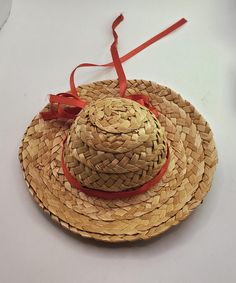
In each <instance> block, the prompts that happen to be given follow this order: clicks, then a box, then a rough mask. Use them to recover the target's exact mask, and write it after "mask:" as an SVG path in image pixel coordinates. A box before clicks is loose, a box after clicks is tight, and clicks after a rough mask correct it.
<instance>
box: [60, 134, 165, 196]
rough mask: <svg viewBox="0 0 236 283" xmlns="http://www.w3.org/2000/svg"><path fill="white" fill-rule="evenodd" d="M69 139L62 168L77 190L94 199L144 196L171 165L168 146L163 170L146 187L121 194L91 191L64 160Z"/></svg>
mask: <svg viewBox="0 0 236 283" xmlns="http://www.w3.org/2000/svg"><path fill="white" fill-rule="evenodd" d="M66 140H67V138H66V139H65V140H64V142H63V146H62V155H61V167H62V170H63V173H64V176H65V178H66V179H67V181H68V182H69V183H70V184H71V185H72V186H73V187H75V188H76V189H78V190H80V191H81V192H83V193H85V194H86V195H89V196H92V197H98V198H103V199H110V200H111V199H117V198H127V197H133V196H136V195H139V194H143V193H145V192H146V191H148V190H149V189H151V188H153V186H155V185H157V184H158V183H159V182H160V181H161V179H162V177H163V176H164V174H165V172H166V171H167V169H168V166H169V163H170V151H169V147H168V146H167V154H166V161H165V163H164V165H163V166H162V167H161V170H160V171H159V173H158V174H157V175H156V176H155V177H154V178H152V179H151V180H150V181H148V182H147V183H145V184H144V185H142V186H140V187H136V188H132V189H130V190H129V191H120V192H107V191H102V190H99V189H89V188H87V187H83V186H82V185H81V183H80V182H78V180H77V179H76V178H75V177H74V176H72V174H71V173H70V171H69V169H68V168H67V166H66V164H65V160H64V144H65V142H66Z"/></svg>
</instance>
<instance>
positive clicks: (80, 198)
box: [19, 80, 217, 242]
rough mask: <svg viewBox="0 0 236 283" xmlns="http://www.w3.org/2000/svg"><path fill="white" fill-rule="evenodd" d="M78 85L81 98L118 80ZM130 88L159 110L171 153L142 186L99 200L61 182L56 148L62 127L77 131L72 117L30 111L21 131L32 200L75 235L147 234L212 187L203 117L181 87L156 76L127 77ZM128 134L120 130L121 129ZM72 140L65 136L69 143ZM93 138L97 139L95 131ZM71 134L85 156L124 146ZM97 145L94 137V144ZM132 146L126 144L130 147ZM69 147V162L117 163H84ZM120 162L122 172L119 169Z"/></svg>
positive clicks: (211, 155)
mask: <svg viewBox="0 0 236 283" xmlns="http://www.w3.org/2000/svg"><path fill="white" fill-rule="evenodd" d="M78 92H79V93H80V95H81V96H82V98H83V99H84V100H86V101H87V102H88V103H92V102H94V101H95V100H97V99H101V98H104V97H112V98H114V97H119V85H118V82H117V81H102V82H95V83H92V84H89V85H83V86H81V87H79V88H78ZM135 93H140V94H143V95H147V96H148V97H149V98H150V100H151V103H152V105H154V107H155V108H156V109H157V111H158V112H159V116H158V120H159V123H160V124H161V127H163V128H164V130H165V134H166V137H167V141H168V146H169V149H170V158H171V160H170V164H169V167H168V170H167V172H166V174H165V175H164V176H163V178H162V180H161V182H160V183H159V184H158V185H156V186H154V187H153V188H152V189H150V190H148V191H147V192H146V193H144V194H141V195H137V196H135V197H132V198H125V199H117V200H104V199H99V198H94V197H89V196H87V195H85V194H84V193H82V192H80V191H78V190H77V189H76V188H74V187H72V186H71V185H70V184H69V183H68V181H67V180H66V179H65V177H64V175H63V171H62V168H61V148H62V143H63V141H64V139H65V138H66V136H67V135H68V134H70V135H71V132H73V131H74V133H75V134H76V131H75V129H77V127H75V126H76V124H75V123H74V124H73V125H72V126H71V122H62V121H49V122H48V121H47V122H45V121H43V119H41V118H40V116H39V115H37V116H36V117H35V118H34V119H33V121H32V122H31V123H30V125H29V127H28V128H27V130H26V132H25V135H24V137H23V141H22V146H21V148H20V154H19V158H20V162H21V165H22V169H23V172H24V177H25V180H26V183H27V186H28V188H29V191H30V193H31V194H32V196H33V198H34V200H35V201H36V202H37V203H38V204H39V206H40V207H41V208H42V209H43V210H44V211H45V212H46V213H47V214H49V215H50V217H51V218H52V219H53V220H55V221H57V222H58V223H60V224H61V225H62V226H63V227H64V228H66V229H69V230H70V231H72V232H74V233H77V234H79V235H81V236H84V237H87V238H94V239H97V240H102V241H107V242H122V241H133V240H138V239H149V238H151V237H154V236H156V235H159V234H160V233H162V232H164V231H166V230H167V229H169V228H170V227H172V226H174V225H176V224H178V223H179V222H181V221H183V220H184V219H185V218H186V217H187V216H188V215H189V214H190V213H191V212H192V210H193V209H195V208H196V207H197V206H199V205H200V204H201V203H202V200H203V198H204V197H205V196H206V194H207V192H208V191H209V189H210V187H211V183H212V178H213V174H214V171H215V167H216V163H217V153H216V148H215V143H214V139H213V135H212V132H211V129H210V127H209V125H208V123H207V122H206V121H205V120H204V118H203V117H202V116H201V115H200V114H199V113H198V112H197V111H196V109H195V108H194V107H193V106H192V105H191V104H190V103H189V102H187V101H185V100H183V99H182V98H181V96H180V95H178V94H176V93H175V92H174V91H172V90H171V89H169V88H167V87H163V86H160V85H158V84H156V83H153V82H149V81H144V80H132V81H128V88H127V95H132V94H135ZM44 110H46V108H45V109H44ZM81 114H82V113H81ZM107 115H108V114H107ZM109 115H110V114H109ZM133 117H135V116H133ZM81 119H82V115H81ZM149 120H150V119H149ZM92 122H93V120H92V121H91V124H89V123H86V127H90V126H91V127H93V125H94V124H92ZM99 123H100V124H101V125H102V123H103V118H102V117H101V118H99V121H98V124H97V125H99ZM143 123H145V122H144V121H143ZM82 124H83V123H82ZM84 125H85V123H84ZM97 125H96V128H97V129H98V128H99V127H98V126H97ZM158 128H159V127H158ZM81 129H82V128H80V129H79V131H81ZM117 129H118V128H117V127H116V130H117ZM91 131H92V130H91ZM91 131H90V132H91ZM103 131H104V130H101V132H100V130H99V137H101V138H102V139H103V138H104V142H107V141H109V137H108V136H107V134H106V135H103V136H102V135H100V133H103ZM134 131H135V130H134ZM81 132H83V131H81ZM85 132H86V131H85ZM110 134H112V135H114V134H115V133H112V132H111V133H110ZM128 134H129V133H124V134H123V135H122V137H123V136H124V135H128ZM105 138H107V140H105ZM126 138H127V137H125V139H126ZM71 140H72V139H71ZM71 140H70V141H68V142H69V143H71V145H72V141H71ZM91 140H93V139H92V137H91ZM95 140H96V141H97V137H95V138H94V141H95ZM77 142H78V143H81V146H80V145H79V146H75V148H85V149H83V150H82V152H89V153H88V154H89V155H88V156H93V153H92V152H90V151H92V150H94V151H95V152H98V151H99V150H100V151H102V152H106V153H104V154H105V155H106V158H108V156H109V154H110V153H112V154H116V155H117V158H118V156H119V155H118V154H122V152H117V151H116V150H117V149H118V150H123V149H124V147H123V144H122V140H121V142H120V143H119V144H116V147H115V152H108V151H105V150H104V149H107V146H105V147H104V148H103V149H102V148H97V147H96V148H93V147H92V146H91V144H90V145H88V144H87V143H86V144H85V142H84V140H82V138H81V141H78V139H77ZM142 143H145V141H142ZM103 144H104V143H103ZM99 145H100V142H99V143H97V144H96V146H99ZM138 146H139V145H137V147H135V146H133V147H132V151H134V150H135V148H138ZM67 148H68V150H69V147H67ZM88 149H90V151H89V150H88ZM116 152H117V153H116ZM127 152H128V151H127ZM73 154H74V155H73V158H75V159H76V162H77V161H79V162H80V163H81V164H84V165H85V166H87V167H88V168H90V169H91V170H95V171H97V172H100V173H104V172H103V171H102V170H103V168H106V169H104V170H107V168H108V167H109V168H111V172H109V173H112V174H113V173H114V172H113V171H112V170H113V169H114V170H119V169H118V167H116V166H115V164H113V165H112V166H111V167H110V166H103V165H101V164H102V163H99V162H96V161H94V162H93V163H92V164H90V163H88V161H84V160H88V159H89V157H88V156H87V155H86V158H85V159H84V160H82V159H80V157H78V156H79V155H80V152H78V153H77V150H75V151H73ZM91 158H92V157H91ZM118 160H119V159H118ZM154 160H155V158H154ZM82 162H84V163H82ZM86 162H87V163H86ZM150 162H152V161H150ZM97 164H99V166H98V165H97ZM127 164H128V163H127ZM131 165H132V164H129V166H128V165H127V166H128V167H127V168H129V169H130V170H131V171H130V172H135V170H136V169H135V168H133V167H132V166H131ZM141 166H142V165H141ZM123 167H124V166H122V168H123ZM142 168H143V167H142ZM144 168H146V167H145V166H144ZM147 168H148V165H147ZM120 170H121V171H120V173H121V174H122V173H125V172H122V169H120ZM132 170H134V171H132Z"/></svg>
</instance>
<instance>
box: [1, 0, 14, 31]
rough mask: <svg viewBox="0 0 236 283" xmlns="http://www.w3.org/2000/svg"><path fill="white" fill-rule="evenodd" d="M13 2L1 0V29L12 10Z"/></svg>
mask: <svg viewBox="0 0 236 283" xmlns="http://www.w3.org/2000/svg"><path fill="white" fill-rule="evenodd" d="M11 2H12V0H0V29H1V28H2V26H3V25H4V23H5V22H6V20H7V18H8V16H9V13H10V10H11Z"/></svg>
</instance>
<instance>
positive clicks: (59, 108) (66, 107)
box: [41, 15, 187, 120]
mask: <svg viewBox="0 0 236 283" xmlns="http://www.w3.org/2000/svg"><path fill="white" fill-rule="evenodd" d="M123 19H124V17H123V15H120V16H119V17H117V18H116V19H115V21H114V22H113V24H112V32H113V36H114V41H113V43H112V45H111V55H112V59H113V62H109V63H106V64H93V63H82V64H80V65H78V66H77V67H75V68H74V70H73V71H72V72H71V75H70V92H69V93H59V94H57V95H52V94H51V95H50V97H49V102H50V110H49V111H48V112H41V116H42V118H43V119H44V120H52V119H74V118H75V117H76V116H77V114H78V113H79V111H80V110H81V109H83V108H84V107H85V105H86V102H85V101H83V100H82V99H81V98H80V97H79V95H78V92H77V89H76V87H75V82H74V75H75V72H76V70H77V69H79V68H83V67H115V69H116V72H117V75H118V78H119V86H120V96H121V97H124V96H125V91H126V84H127V81H126V76H125V73H124V71H123V68H122V63H123V62H125V61H127V60H129V59H130V58H132V57H133V56H135V55H136V54H138V53H139V52H141V51H142V50H144V49H145V48H147V47H148V46H150V45H151V44H153V43H155V42H156V41H158V40H160V39H161V38H163V37H165V36H167V35H168V34H169V33H171V32H173V31H174V30H176V29H177V28H179V27H180V26H182V25H183V24H185V23H186V22H187V21H186V19H184V18H182V19H180V20H179V21H177V22H176V23H175V24H173V25H172V26H170V27H168V28H167V29H165V30H164V31H162V32H160V33H159V34H157V35H155V36H154V37H152V38H151V39H149V40H147V41H146V42H144V43H143V44H141V45H139V46H138V47H136V48H135V49H133V50H131V51H130V52H128V53H127V54H125V55H124V56H122V57H121V58H120V57H119V54H118V51H117V44H118V35H117V33H116V31H115V28H116V27H117V26H118V25H119V23H120V22H121V21H122V20H123ZM126 98H130V99H132V100H135V101H137V102H139V103H140V104H141V105H144V106H146V107H147V108H149V110H150V111H152V112H153V113H154V114H155V115H156V114H157V111H156V110H155V108H154V107H153V106H151V104H150V102H149V101H148V97H147V96H145V95H140V94H136V95H129V96H128V97H127V96H126Z"/></svg>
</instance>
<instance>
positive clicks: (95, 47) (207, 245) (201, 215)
mask: <svg viewBox="0 0 236 283" xmlns="http://www.w3.org/2000/svg"><path fill="white" fill-rule="evenodd" d="M235 8H236V4H235V1H234V0H222V1H221V0H205V1H190V0H176V1H171V0H165V1H154V0H153V1H151V0H146V1H127V0H117V1H108V0H107V1H106V0H99V1H91V0H86V1H85V0H83V1H82V0H81V1H79V0H71V1H69V0H68V1H65V0H64V1H62V0H60V1H59V0H50V1H49V0H40V1H36V0H18V1H16V0H15V1H13V7H12V13H11V15H10V18H9V20H8V22H7V23H6V25H5V26H4V27H3V29H2V30H1V31H0V106H1V109H0V282H1V283H5V282H18V283H21V282H24V283H25V282H26V283H27V282H33V283H38V282H40V283H41V282H43V283H49V282H50V283H51V282H57V283H61V282H70V283H74V282H76V283H77V282H81V283H83V282H85V283H87V282H112V283H117V282H122V283H127V282H128V283H132V282H138V283H139V282H158V283H161V282H164V283H165V282H174V283H175V282H180V283H185V282H186V283H192V282H202V283H208V282H216V283H218V282H219V283H220V282H226V283H231V282H232V283H234V282H236V268H235V263H236V227H235V217H234V216H235V206H236V204H235V203H236V202H235V201H236V199H235V197H236V193H235V185H236V173H235V157H236V154H235V139H236V134H235V130H236V128H235V123H236V109H235V108H236V81H235V79H236V64H235V63H236V62H235V42H236V38H235V27H236V11H235ZM0 9H1V8H0ZM120 12H123V14H124V16H125V21H124V22H123V23H122V24H121V25H120V27H119V29H118V33H119V36H120V44H119V50H120V54H121V55H122V54H124V53H125V52H127V51H129V50H130V49H131V48H133V47H136V46H137V45H138V44H140V43H142V42H143V41H145V40H147V39H149V38H150V37H151V36H153V35H155V34H156V33H158V32H160V31H161V30H162V29H163V28H166V27H168V26H169V25H170V24H172V23H174V22H175V21H177V20H178V19H180V18H181V17H185V18H186V19H187V20H188V23H187V24H186V25H184V26H183V27H182V28H181V29H179V30H178V31H176V32H175V33H173V34H171V35H170V36H168V37H167V38H165V39H162V40H161V41H159V42H158V43H156V44H155V45H152V46H151V47H149V48H148V49H147V50H145V51H143V52H142V53H141V54H139V55H137V56H136V57H135V58H133V59H131V60H130V61H129V62H126V63H125V64H124V67H125V71H126V74H127V77H128V78H129V79H132V78H137V79H138V78H143V79H147V80H153V81H156V82H158V83H160V84H163V85H167V86H169V87H171V88H172V89H174V90H176V91H178V92H179V93H181V94H182V96H183V97H184V98H186V99H188V100H189V101H191V102H192V103H193V104H194V105H195V106H196V108H197V109H198V110H199V111H200V113H202V114H203V116H204V117H205V118H206V119H207V120H208V122H209V123H210V125H211V127H212V130H213V132H214V134H215V140H216V144H217V149H218V153H219V164H218V167H217V171H216V174H215V178H214V182H213V187H212V190H211V192H210V193H209V194H208V196H207V198H206V200H205V201H204V203H203V204H202V205H201V206H200V207H199V208H198V209H197V210H196V211H195V212H194V213H193V214H192V215H191V216H190V217H189V218H188V219H187V220H186V221H185V222H184V223H182V224H181V225H179V226H177V227H175V228H173V229H171V230H170V231H168V232H167V233H165V234H164V235H162V236H160V237H159V238H157V239H154V240H151V241H148V242H139V243H132V244H125V245H124V244H123V245H116V246H114V245H107V244H103V243H99V242H93V241H88V240H84V239H82V238H80V237H77V236H74V235H71V234H70V233H68V232H65V231H64V230H63V229H62V228H60V227H58V226H57V225H55V224H53V222H52V221H50V220H49V219H48V218H47V217H46V216H45V215H44V214H43V213H42V212H41V210H40V209H39V208H38V207H37V205H36V204H35V203H34V202H33V200H32V199H31V196H30V195H29V193H28V191H27V189H26V185H25V183H24V181H23V178H22V174H21V170H20V166H19V162H18V157H17V154H18V147H19V145H20V140H21V138H22V135H23V133H24V131H25V129H26V127H27V125H28V124H29V122H30V121H31V119H32V117H33V116H34V115H35V113H37V112H38V111H39V110H40V109H41V108H42V107H43V106H44V105H45V104H46V102H47V94H49V93H57V92H61V91H65V90H67V89H68V85H69V83H68V78H69V74H70V71H71V70H72V68H73V67H74V66H75V65H77V64H79V63H81V62H86V61H90V62H96V63H105V62H107V61H109V60H110V54H109V45H110V43H111V41H112V35H111V29H110V26H111V23H112V21H113V19H114V18H115V17H116V16H117V15H118V14H119V13H120ZM110 78H116V75H115V73H114V71H113V70H96V69H90V70H82V71H80V72H79V73H78V76H77V82H78V84H79V83H85V82H92V81H94V80H100V79H110Z"/></svg>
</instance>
